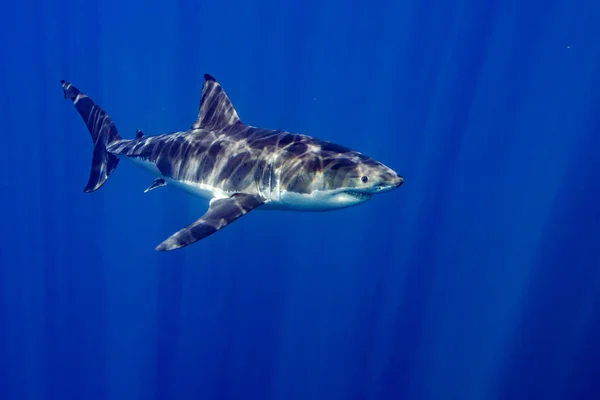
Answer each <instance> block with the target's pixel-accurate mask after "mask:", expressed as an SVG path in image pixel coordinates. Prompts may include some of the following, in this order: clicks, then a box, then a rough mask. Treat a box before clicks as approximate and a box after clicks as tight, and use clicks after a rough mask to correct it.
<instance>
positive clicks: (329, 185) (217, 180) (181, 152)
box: [61, 75, 404, 251]
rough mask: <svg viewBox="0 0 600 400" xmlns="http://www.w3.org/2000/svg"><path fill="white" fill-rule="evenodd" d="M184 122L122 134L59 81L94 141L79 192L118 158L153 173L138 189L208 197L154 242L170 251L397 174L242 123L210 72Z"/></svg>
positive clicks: (327, 204) (360, 192) (333, 202)
mask: <svg viewBox="0 0 600 400" xmlns="http://www.w3.org/2000/svg"><path fill="white" fill-rule="evenodd" d="M204 78H205V79H204V87H203V89H202V95H201V100H200V109H199V112H198V117H197V119H196V121H195V122H194V123H193V124H192V127H191V129H189V130H186V131H179V132H174V133H169V134H162V135H157V136H146V135H145V134H144V133H143V132H142V131H140V130H138V131H137V132H136V135H135V139H130V140H128V139H122V138H121V136H120V135H119V133H118V131H117V129H116V127H115V125H114V123H113V122H112V120H111V119H110V118H109V117H108V115H107V114H106V113H105V112H104V110H102V109H101V108H100V107H99V106H98V105H97V104H95V103H94V101H93V100H92V99H91V98H89V97H88V96H86V95H85V94H83V93H81V92H80V91H79V90H78V89H77V88H76V87H75V86H73V85H72V84H71V83H69V82H66V81H61V84H62V87H63V90H64V94H65V98H69V99H71V100H72V101H73V104H74V105H75V108H76V109H77V111H78V112H79V114H80V115H81V117H82V118H83V121H84V122H85V124H86V126H87V128H88V130H89V131H90V134H91V136H92V141H93V143H94V151H93V157H92V167H91V172H90V178H89V181H88V184H87V185H86V187H85V189H84V191H85V192H94V191H96V190H98V189H99V188H100V187H101V186H102V185H103V184H104V183H105V182H106V180H107V179H108V177H109V176H110V174H111V173H112V172H113V171H114V170H115V169H116V167H117V165H118V162H119V160H120V159H121V158H125V159H128V160H130V161H132V162H134V163H135V164H138V165H140V166H142V167H143V168H145V169H147V170H149V171H150V172H151V173H153V174H154V175H155V176H156V179H155V180H154V181H153V182H152V183H151V184H150V186H149V187H148V188H147V189H146V190H145V192H149V191H152V190H154V189H157V188H160V187H162V186H165V185H172V186H175V187H178V188H181V189H183V190H185V191H187V192H190V193H192V194H194V195H196V196H199V197H202V198H205V199H209V200H211V203H210V206H209V209H208V211H207V212H206V214H204V215H203V216H202V217H201V218H200V219H198V220H197V221H196V222H194V223H192V224H191V225H189V226H187V227H185V228H183V229H182V230H180V231H178V232H176V233H175V234H173V235H172V236H171V237H169V238H168V239H166V240H165V241H164V242H162V243H161V244H160V245H158V246H157V247H156V250H158V251H167V250H175V249H178V248H181V247H185V246H187V245H190V244H192V243H195V242H197V241H199V240H201V239H204V238H205V237H207V236H209V235H211V234H213V233H215V232H216V231H218V230H220V229H221V228H223V227H225V226H227V225H228V224H230V223H231V222H233V221H235V220H236V219H238V218H240V217H241V216H243V215H245V214H246V213H248V212H250V211H252V210H253V209H255V208H257V207H261V208H263V209H272V210H294V211H329V210H335V209H340V208H346V207H350V206H354V205H358V204H361V203H364V202H366V201H367V200H370V199H371V198H372V196H373V195H374V194H378V193H383V192H387V191H390V190H393V189H396V188H398V187H399V186H400V185H402V183H403V182H404V179H403V178H402V177H401V176H399V175H398V174H397V173H396V172H394V171H393V170H392V169H390V168H388V167H387V166H385V165H383V164H382V163H380V162H378V161H375V160H373V159H371V158H369V157H367V156H365V155H364V154H361V153H359V152H357V151H353V150H350V149H348V148H345V147H343V146H340V145H338V144H335V143H331V142H326V141H323V140H319V139H316V138H313V137H310V136H307V135H301V134H295V133H290V132H285V131H279V130H271V129H262V128H256V127H253V126H249V125H245V124H244V123H242V122H241V120H240V118H239V117H238V114H237V111H236V110H235V108H234V107H233V104H232V103H231V101H230V100H229V98H228V97H227V95H226V94H225V91H224V90H223V88H222V87H221V85H219V83H217V81H216V80H215V79H214V78H213V77H211V76H210V75H204Z"/></svg>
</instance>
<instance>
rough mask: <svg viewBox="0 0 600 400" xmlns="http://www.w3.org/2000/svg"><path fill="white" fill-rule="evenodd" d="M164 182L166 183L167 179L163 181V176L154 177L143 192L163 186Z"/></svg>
mask: <svg viewBox="0 0 600 400" xmlns="http://www.w3.org/2000/svg"><path fill="white" fill-rule="evenodd" d="M166 184H167V181H165V180H164V179H163V178H156V179H155V180H154V181H153V182H152V183H151V184H150V186H148V189H146V190H144V193H148V192H149V191H151V190H154V189H156V188H159V187H161V186H165V185H166Z"/></svg>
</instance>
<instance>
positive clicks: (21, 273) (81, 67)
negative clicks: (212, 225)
mask: <svg viewBox="0 0 600 400" xmlns="http://www.w3.org/2000/svg"><path fill="white" fill-rule="evenodd" d="M0 10H1V12H0V56H1V63H0V76H1V77H2V78H3V81H2V89H1V91H0V93H1V94H0V138H1V142H0V143H1V148H0V149H1V155H0V205H1V210H2V218H1V222H0V239H1V240H0V399H2V400H13V399H15V400H16V399H18V400H20V399H178V400H184V399H261V400H265V399H277V400H279V399H285V400H294V399H302V400H304V399H324V400H333V399H351V400H359V399H369V400H371V399H418V400H420V399H432V400H444V399H460V400H466V399H473V400H480V399H545V400H548V399H592V400H593V399H599V398H600V333H599V332H600V212H599V210H598V206H599V200H600V157H599V156H598V153H599V151H600V40H599V38H600V23H599V21H600V2H598V1H595V0H549V1H544V2H542V1H520V0H505V1H488V0H452V1H449V0H397V1H389V0H381V1H377V2H358V1H352V0H351V1H334V2H328V1H317V0H303V1H297V2H277V1H262V2H252V1H228V2H223V1H210V2H208V1H189V0H183V1H163V2H147V1H140V0H134V1H127V0H121V1H114V0H102V1H98V0H90V1H85V2H84V1H75V0H68V1H60V0H59V1H41V0H19V1H13V2H4V3H2V6H1V7H0ZM204 73H210V74H212V75H213V76H215V78H216V79H217V80H218V81H219V82H220V83H221V84H222V85H223V87H224V89H225V91H226V92H227V94H228V95H229V96H230V98H231V100H232V101H233V103H234V105H235V106H236V108H237V110H238V112H239V114H240V117H241V118H242V120H243V121H244V122H246V123H248V124H251V125H255V126H260V127H265V128H276V129H285V130H289V131H293V132H301V133H307V134H310V135H313V136H316V137H319V138H322V139H326V140H331V141H334V142H337V143H339V144H342V145H345V146H348V147H351V148H354V149H357V150H359V151H361V152H363V153H365V154H367V155H369V156H372V157H373V158H376V159H378V160H381V161H382V162H384V163H385V164H387V165H389V166H390V167H392V168H393V169H395V170H396V171H398V172H399V173H400V174H401V175H403V176H404V177H405V180H406V181H405V184H404V185H403V186H402V187H401V188H399V189H398V190H396V191H393V192H391V193H386V194H382V195H379V196H375V197H374V198H373V199H372V200H371V201H370V202H368V203H366V204H364V205H361V206H359V207H354V208H349V209H345V210H340V211H334V212H330V213H314V214H310V213H293V212H262V211H261V212H259V211H256V212H253V213H251V214H249V215H248V216H246V217H244V218H243V219H241V220H239V221H238V222H236V223H234V224H232V225H230V226H229V227H227V228H225V229H224V230H223V231H221V232H219V233H217V234H215V235H213V236H211V237H209V238H207V239H206V240H203V241H201V242H199V243H197V244H195V245H193V246H190V247H187V248H185V249H183V250H178V251H176V252H170V253H157V252H155V251H154V247H155V246H156V245H157V244H158V243H160V242H161V241H162V240H163V239H165V238H166V237H168V236H169V235H171V234H172V233H173V232H175V231H176V230H178V229H180V228H182V227H183V226H185V225H187V224H189V223H190V222H192V221H193V220H195V219H196V218H198V217H199V216H200V215H201V214H202V213H204V209H205V207H206V206H205V203H204V202H202V201H198V200H196V199H193V198H192V197H190V196H189V195H188V194H186V193H184V192H180V191H178V190H176V189H174V188H169V187H167V188H163V189H159V190H157V191H153V192H151V193H148V194H144V193H143V190H144V189H145V188H146V187H147V186H148V185H149V184H150V182H151V181H152V179H153V178H152V177H151V176H150V175H149V174H148V173H146V172H145V171H143V170H141V169H138V168H137V167H135V166H134V165H131V164H129V163H127V162H125V161H123V162H121V163H120V165H119V168H118V169H117V171H116V172H115V173H114V174H113V175H112V176H111V178H110V179H109V181H108V182H107V184H106V185H105V186H104V187H103V188H102V189H101V190H99V191H98V192H96V193H93V194H86V193H83V191H82V189H83V187H84V186H85V184H86V182H87V179H88V175H89V166H90V162H91V156H92V143H91V140H90V137H89V134H88V132H87V130H86V128H85V126H84V124H83V122H82V121H81V119H80V117H79V115H78V114H77V113H76V111H75V110H74V108H73V106H72V104H71V103H70V102H69V101H66V100H64V99H63V94H62V90H61V87H60V84H59V81H60V80H61V79H66V80H69V81H71V82H73V83H74V84H75V85H76V86H78V87H79V88H80V89H81V90H82V91H84V92H85V93H87V94H89V95H90V96H91V97H92V98H93V99H94V100H95V101H97V102H98V103H99V104H100V105H101V106H102V107H103V108H104V109H105V110H106V111H107V112H108V114H109V115H110V116H111V117H112V118H113V120H114V121H115V123H116V125H117V127H118V129H119V131H120V133H121V135H122V136H124V137H132V136H133V135H134V134H135V130H136V129H142V130H143V131H144V132H145V133H146V134H157V133H164V132H169V131H175V130H182V129H187V128H188V127H189V126H190V125H191V123H192V122H193V121H194V120H195V118H196V113H197V107H198V101H199V96H200V90H201V87H202V82H203V79H202V75H203V74H204Z"/></svg>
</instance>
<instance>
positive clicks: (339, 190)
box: [322, 152, 404, 207]
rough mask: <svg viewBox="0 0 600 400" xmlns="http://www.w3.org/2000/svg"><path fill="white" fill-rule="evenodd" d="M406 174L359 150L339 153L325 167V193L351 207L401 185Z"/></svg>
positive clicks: (341, 203) (323, 188) (323, 182)
mask: <svg viewBox="0 0 600 400" xmlns="http://www.w3.org/2000/svg"><path fill="white" fill-rule="evenodd" d="M403 182H404V178H403V177H401V176H400V175H398V174H397V173H396V172H395V171H394V170H392V169H391V168H389V167H387V166H386V165H384V164H382V163H380V162H379V161H375V160H373V159H371V158H369V157H366V156H364V155H362V154H360V153H356V152H348V153H344V154H342V155H340V156H339V157H338V158H337V159H336V160H334V161H333V162H332V164H331V165H330V167H329V168H327V169H325V170H324V171H323V176H322V184H323V186H322V193H323V194H328V195H329V196H330V197H331V199H330V201H331V202H332V203H335V204H338V206H340V207H349V206H353V205H357V204H360V203H364V202H365V201H367V200H370V199H371V197H372V196H373V195H374V194H377V193H383V192H388V191H390V190H393V189H396V188H398V187H400V185H402V183H403Z"/></svg>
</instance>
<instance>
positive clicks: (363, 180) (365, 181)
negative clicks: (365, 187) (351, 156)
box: [360, 175, 369, 183]
mask: <svg viewBox="0 0 600 400" xmlns="http://www.w3.org/2000/svg"><path fill="white" fill-rule="evenodd" d="M360 180H361V181H362V183H367V182H369V177H368V176H366V175H365V176H363V177H362V178H360Z"/></svg>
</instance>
